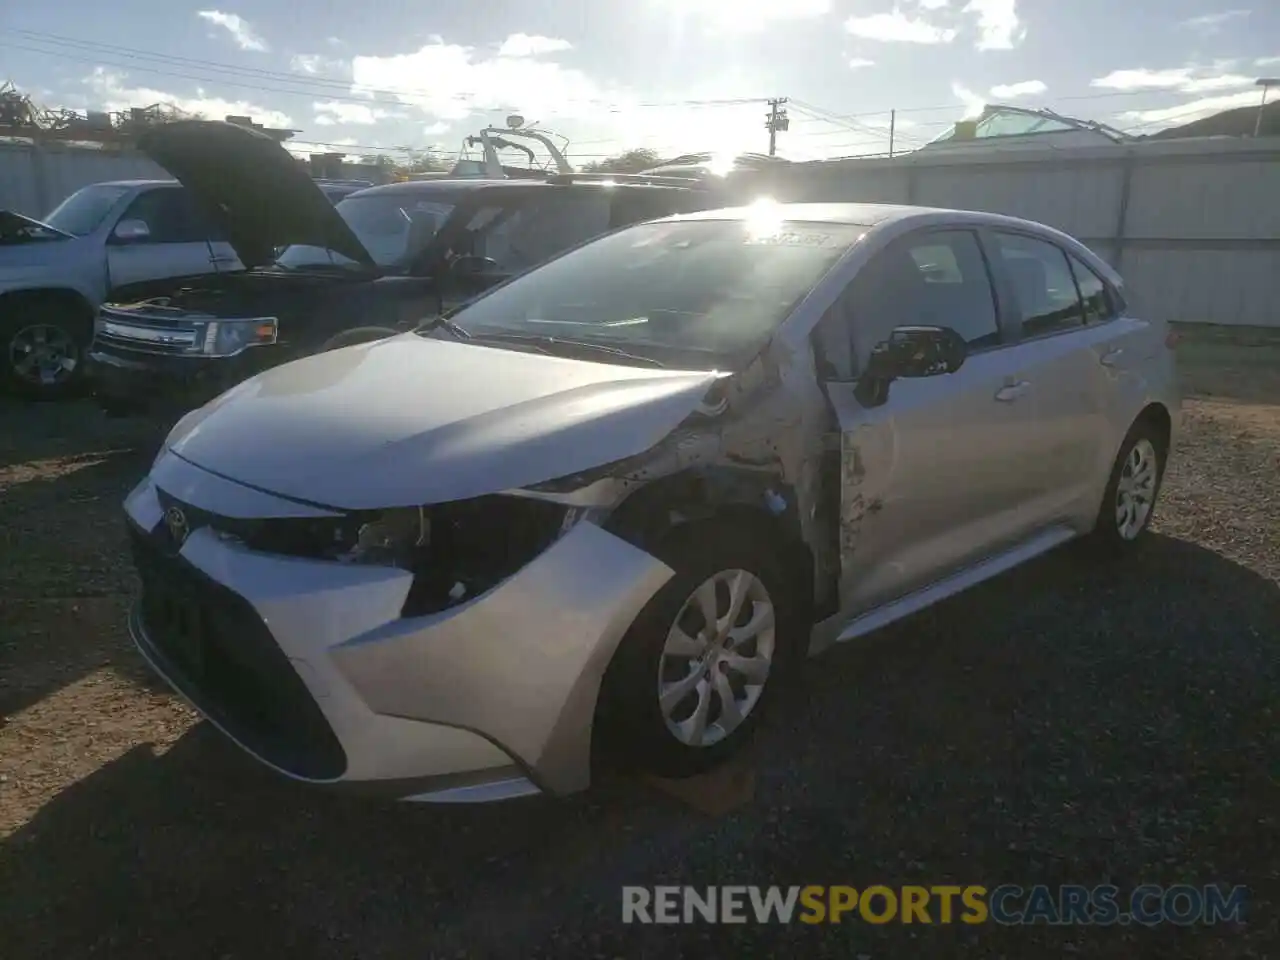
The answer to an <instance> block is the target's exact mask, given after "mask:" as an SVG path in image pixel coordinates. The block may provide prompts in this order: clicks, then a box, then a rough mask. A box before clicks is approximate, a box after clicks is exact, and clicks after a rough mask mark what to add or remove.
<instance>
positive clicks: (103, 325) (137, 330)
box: [94, 307, 205, 355]
mask: <svg viewBox="0 0 1280 960" xmlns="http://www.w3.org/2000/svg"><path fill="white" fill-rule="evenodd" d="M164 309H165V308H163V307H156V308H154V309H148V310H146V311H145V312H143V311H138V310H115V309H112V308H111V307H103V308H102V309H100V310H99V311H98V322H97V324H96V325H95V330H94V339H95V340H96V341H97V343H98V344H100V345H103V346H108V347H115V348H117V349H123V350H131V351H134V352H135V353H155V354H162V355H182V354H198V353H200V352H201V347H202V345H203V344H202V340H203V337H204V331H205V321H203V320H197V319H193V318H191V317H190V315H187V314H184V313H183V312H182V311H180V310H174V311H172V314H173V315H171V316H166V315H165V312H164Z"/></svg>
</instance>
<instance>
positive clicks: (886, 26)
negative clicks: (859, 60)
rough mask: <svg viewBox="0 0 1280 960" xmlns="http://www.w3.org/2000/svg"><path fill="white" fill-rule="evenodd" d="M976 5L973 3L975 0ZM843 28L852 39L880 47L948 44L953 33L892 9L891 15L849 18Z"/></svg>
mask: <svg viewBox="0 0 1280 960" xmlns="http://www.w3.org/2000/svg"><path fill="white" fill-rule="evenodd" d="M975 2H976V0H975ZM844 28H845V30H846V31H847V32H848V33H851V34H853V35H854V36H855V37H862V38H863V39H865V40H878V41H880V42H881V43H924V44H934V43H950V42H951V41H952V40H954V39H955V38H956V32H957V31H956V30H954V29H952V28H950V27H940V26H937V25H935V24H933V23H930V22H929V21H928V20H925V19H924V18H922V17H921V18H915V17H911V16H909V15H908V14H906V13H903V12H902V10H900V9H898V8H894V10H893V12H892V13H873V14H871V15H870V16H867V17H850V18H849V19H848V20H846V21H845V22H844Z"/></svg>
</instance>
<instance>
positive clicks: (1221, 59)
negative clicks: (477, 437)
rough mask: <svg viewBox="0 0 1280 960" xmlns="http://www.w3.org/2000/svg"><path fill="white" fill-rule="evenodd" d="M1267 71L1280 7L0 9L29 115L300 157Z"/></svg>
mask: <svg viewBox="0 0 1280 960" xmlns="http://www.w3.org/2000/svg"><path fill="white" fill-rule="evenodd" d="M108 11H109V12H108ZM1265 76H1280V3H1276V2H1275V0H1225V4H1214V3H1213V2H1211V0H631V2H629V3H620V2H619V3H601V2H593V3H587V2H581V0H555V2H547V0H536V2H535V0H466V2H464V3H426V2H422V0H417V2H409V0H360V2H347V3H344V4H333V5H327V4H325V3H324V2H316V0H313V2H312V3H308V4H298V3H294V2H286V0H194V2H192V0H113V2H112V3H110V4H109V5H107V6H103V5H102V4H101V3H99V2H98V0H56V2H49V3H35V4H26V3H13V4H0V80H3V79H8V80H11V81H13V82H14V83H15V84H17V85H18V86H19V87H20V88H21V89H22V90H23V91H24V92H26V93H28V94H30V95H31V96H32V97H33V98H34V99H35V100H36V101H37V102H38V103H39V104H40V105H41V106H45V107H68V108H72V109H77V110H86V109H89V110H94V109H96V110H113V111H114V110H122V109H126V108H128V107H134V106H148V105H150V104H153V103H156V102H160V101H164V102H169V103H173V104H174V105H176V106H178V107H180V108H182V109H185V110H188V111H192V112H198V113H201V114H204V115H205V116H208V117H211V118H221V117H223V116H225V115H227V114H248V115H250V116H252V117H253V118H254V119H255V120H256V121H258V122H262V123H266V124H268V125H271V126H282V127H289V128H291V129H295V130H298V131H300V132H299V133H298V134H297V135H296V137H295V139H294V140H293V141H291V143H292V144H293V145H294V148H295V149H298V150H299V151H301V152H306V151H307V150H316V151H320V150H339V151H349V152H351V153H353V154H367V153H378V152H386V153H389V154H391V155H393V156H397V157H399V156H401V155H402V153H401V151H402V150H403V148H405V147H413V148H416V149H430V150H433V151H437V152H439V153H440V154H441V155H442V157H444V156H452V155H455V154H456V152H457V150H458V147H459V146H460V144H461V141H462V138H463V137H465V136H466V135H467V134H470V133H474V132H475V131H476V130H477V129H479V128H480V127H482V126H484V125H486V124H491V123H496V124H498V125H504V124H505V118H506V117H507V116H508V114H510V113H519V114H520V115H521V116H523V117H525V118H526V121H528V122H529V123H537V124H539V125H540V126H542V127H543V128H544V129H550V130H554V131H555V132H557V133H559V134H561V135H563V136H565V137H568V138H569V141H570V142H569V146H568V147H567V148H566V150H565V152H566V154H567V155H568V157H569V159H570V160H571V161H572V162H574V163H575V164H581V163H585V162H590V161H591V160H594V159H600V158H602V157H605V156H608V155H611V154H616V153H618V152H620V151H622V150H625V149H628V148H631V147H638V146H647V147H651V148H653V149H655V150H657V151H658V152H659V153H662V154H664V155H671V154H674V153H687V152H695V151H704V150H714V151H724V152H726V153H732V152H737V151H743V150H754V151H764V150H766V149H767V147H768V133H767V132H766V130H765V127H764V121H765V113H766V110H767V107H766V104H765V100H767V99H768V98H770V97H787V98H788V101H789V102H788V103H787V104H786V107H785V108H786V109H787V111H788V116H789V117H790V121H791V123H790V129H789V130H787V131H785V132H783V133H780V134H779V140H778V152H779V154H780V155H782V156H786V157H789V158H791V159H797V160H800V159H813V158H817V157H824V156H851V155H858V154H874V153H882V152H884V151H886V150H887V149H888V146H889V134H888V128H889V120H890V111H891V110H894V111H897V113H896V118H895V123H894V138H895V144H894V146H895V149H897V150H903V149H910V148H913V147H915V146H919V145H921V144H923V143H925V142H927V141H928V140H931V139H933V138H934V137H936V136H938V135H940V134H943V133H945V132H946V131H947V130H948V129H949V126H950V124H952V123H953V122H954V121H955V120H957V119H961V118H963V117H965V116H970V115H973V114H974V113H975V112H976V111H978V110H980V109H981V106H982V104H983V103H984V102H985V103H996V102H999V103H1015V104H1019V105H1024V106H1031V107H1049V108H1052V109H1055V110H1058V111H1059V112H1062V113H1066V114H1068V115H1071V116H1077V117H1082V118H1085V119H1093V120H1100V121H1103V122H1106V123H1109V124H1111V125H1113V126H1117V127H1119V128H1121V129H1124V130H1129V131H1133V132H1137V133H1152V132H1155V131H1156V130H1158V129H1160V128H1161V127H1163V126H1170V125H1174V124H1180V123H1185V122H1187V121H1189V120H1193V119H1196V118H1198V117H1201V116H1206V115H1208V114H1210V113H1214V112H1217V111H1218V110H1222V109H1227V108H1230V107H1236V106H1246V105H1255V104H1257V103H1258V100H1259V93H1260V92H1259V90H1258V89H1257V87H1256V86H1255V80H1256V79H1257V78H1259V77H1265ZM1274 95H1275V96H1276V97H1277V98H1280V94H1274Z"/></svg>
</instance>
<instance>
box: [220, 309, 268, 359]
mask: <svg viewBox="0 0 1280 960" xmlns="http://www.w3.org/2000/svg"><path fill="white" fill-rule="evenodd" d="M279 328H280V324H279V322H278V321H277V320H276V318H275V317H246V318H244V319H236V320H210V321H209V322H208V323H206V324H205V325H204V333H203V336H202V337H201V340H200V352H201V353H202V354H204V355H205V356H208V357H230V356H234V355H235V354H237V353H240V352H241V351H243V350H247V349H248V348H249V347H265V346H270V345H271V344H273V343H275V342H276V338H277V336H278V335H279Z"/></svg>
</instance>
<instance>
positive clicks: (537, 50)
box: [498, 33, 573, 57]
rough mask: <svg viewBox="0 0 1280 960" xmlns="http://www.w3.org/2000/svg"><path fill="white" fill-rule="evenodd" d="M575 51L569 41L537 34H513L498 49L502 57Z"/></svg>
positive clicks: (533, 55) (534, 55) (535, 55)
mask: <svg viewBox="0 0 1280 960" xmlns="http://www.w3.org/2000/svg"><path fill="white" fill-rule="evenodd" d="M571 49H573V44H572V43H570V42H569V41H568V40H559V39H557V38H555V37H543V36H540V35H537V34H534V35H530V34H527V33H513V34H511V36H509V37H507V39H506V40H503V41H502V45H501V46H500V47H498V56H500V57H538V56H542V55H544V54H548V53H559V52H560V51H562V50H571Z"/></svg>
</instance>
